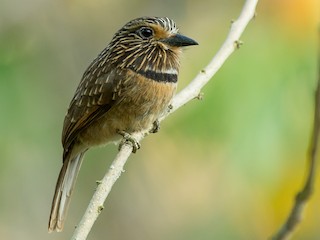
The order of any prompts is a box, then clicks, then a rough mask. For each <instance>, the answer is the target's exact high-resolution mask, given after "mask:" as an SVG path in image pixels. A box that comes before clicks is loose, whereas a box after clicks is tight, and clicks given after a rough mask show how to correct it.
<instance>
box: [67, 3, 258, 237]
mask: <svg viewBox="0 0 320 240" xmlns="http://www.w3.org/2000/svg"><path fill="white" fill-rule="evenodd" d="M257 3H258V0H247V1H246V2H245V4H244V7H243V9H242V12H241V14H240V16H239V18H238V19H237V20H236V21H234V22H233V23H232V26H231V29H230V32H229V35H228V36H227V38H226V41H225V42H224V44H223V45H222V47H221V48H220V50H219V51H218V53H217V54H216V55H215V57H214V58H213V59H212V60H211V62H210V63H209V64H208V66H206V67H205V68H204V69H203V70H202V71H200V73H199V74H198V75H197V76H196V77H195V79H194V80H193V81H192V82H191V83H190V84H189V85H188V86H187V87H186V88H185V89H183V90H182V91H181V92H179V93H178V94H177V95H176V96H175V97H174V99H173V101H172V103H171V105H170V111H168V112H167V114H165V115H164V116H163V117H162V118H161V119H159V121H162V120H163V119H164V118H165V117H167V116H168V115H169V114H171V113H172V112H174V111H175V110H177V109H178V108H180V107H181V106H182V105H184V104H186V103H187V102H188V101H190V100H192V99H194V98H195V97H197V96H199V93H200V91H201V88H202V87H203V86H204V85H205V84H206V83H207V82H209V80H210V79H211V78H212V77H213V75H214V74H215V73H216V72H217V71H218V70H219V68H220V67H221V66H222V64H223V63H224V62H225V61H226V59H227V58H228V57H229V56H230V55H231V53H232V52H234V51H235V50H236V49H237V48H238V47H239V46H240V45H239V43H240V41H239V38H240V36H241V34H242V32H243V31H244V29H245V27H246V26H247V25H248V23H249V22H250V20H251V19H252V18H253V17H254V16H255V9H256V5H257ZM134 137H135V139H136V140H137V141H141V140H142V139H143V138H144V137H145V136H144V134H143V133H137V134H136V135H135V136H134ZM131 152H132V146H130V145H123V147H122V148H121V149H120V151H119V153H118V154H117V156H116V158H115V159H114V161H113V163H112V165H111V167H110V168H109V171H108V172H107V174H106V175H105V176H104V178H103V180H102V181H101V182H99V185H98V187H97V190H96V191H95V193H94V195H93V197H92V199H91V201H90V203H89V206H88V208H87V210H86V212H85V214H84V215H83V217H82V219H81V221H80V223H79V225H78V226H77V228H76V230H75V232H74V234H73V236H72V238H71V239H72V240H85V239H86V238H87V236H88V234H89V232H90V230H91V228H92V226H93V224H94V222H95V221H96V219H97V218H98V216H99V214H100V212H101V210H102V209H103V203H104V201H105V199H106V198H107V196H108V194H109V192H110V191H111V188H112V186H113V184H114V183H115V182H116V180H117V179H118V178H119V176H120V175H121V173H122V172H123V166H124V164H125V163H126V161H127V159H128V157H129V156H130V154H131Z"/></svg>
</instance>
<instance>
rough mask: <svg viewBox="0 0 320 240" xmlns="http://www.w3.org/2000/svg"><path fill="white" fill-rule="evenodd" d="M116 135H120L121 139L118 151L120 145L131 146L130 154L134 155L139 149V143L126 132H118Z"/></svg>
mask: <svg viewBox="0 0 320 240" xmlns="http://www.w3.org/2000/svg"><path fill="white" fill-rule="evenodd" d="M118 134H120V135H121V136H122V137H123V138H122V140H121V142H120V144H119V150H120V149H121V147H122V145H124V144H130V145H131V146H132V152H133V153H136V152H137V150H138V149H140V146H141V145H140V143H139V142H138V141H137V140H136V139H135V138H134V137H133V136H132V135H131V134H130V133H127V132H126V131H122V130H118Z"/></svg>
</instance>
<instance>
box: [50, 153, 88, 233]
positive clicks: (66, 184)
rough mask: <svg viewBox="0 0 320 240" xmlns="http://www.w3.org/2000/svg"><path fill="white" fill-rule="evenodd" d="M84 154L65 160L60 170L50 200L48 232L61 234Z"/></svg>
mask: <svg viewBox="0 0 320 240" xmlns="http://www.w3.org/2000/svg"><path fill="white" fill-rule="evenodd" d="M83 155H84V152H82V153H79V154H78V155H77V156H76V157H74V158H73V159H70V158H69V159H66V160H65V161H64V163H63V166H62V168H61V170H60V174H59V177H58V180H57V184H56V190H55V193H54V197H53V200H52V206H51V213H50V219H49V226H48V231H49V232H52V231H57V232H61V231H62V229H63V225H64V221H65V219H66V215H67V211H68V207H69V203H70V200H71V195H72V191H73V188H74V185H75V183H76V180H77V176H78V173H79V170H80V167H81V163H82V159H83Z"/></svg>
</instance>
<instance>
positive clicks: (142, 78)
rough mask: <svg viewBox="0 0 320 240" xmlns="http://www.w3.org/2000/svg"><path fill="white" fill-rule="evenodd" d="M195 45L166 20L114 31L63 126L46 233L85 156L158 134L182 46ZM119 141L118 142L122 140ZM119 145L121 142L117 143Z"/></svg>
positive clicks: (57, 222)
mask: <svg viewBox="0 0 320 240" xmlns="http://www.w3.org/2000/svg"><path fill="white" fill-rule="evenodd" d="M191 45H198V43H197V42H196V41H195V40H193V39H191V38H189V37H187V36H184V35H182V34H180V33H179V29H178V28H177V26H176V23H175V22H174V21H173V20H171V19H170V18H167V17H139V18H136V19H133V20H131V21H129V22H128V23H126V24H125V25H124V26H123V27H122V28H121V29H120V30H119V31H117V32H116V33H115V35H114V36H113V38H112V40H111V42H110V43H109V44H108V45H107V47H106V48H105V49H104V50H103V51H102V52H101V53H100V54H99V55H98V56H97V57H96V58H95V59H94V60H93V62H92V63H91V64H90V65H89V67H88V68H87V69H86V71H85V72H84V74H83V76H82V78H81V81H80V83H79V85H78V87H77V89H76V91H75V94H74V97H73V98H72V100H71V102H70V105H69V108H68V110H67V114H66V116H65V119H64V123H63V130H62V145H63V157H62V158H63V165H62V167H61V170H60V173H59V176H58V180H57V183H56V188H55V193H54V196H53V200H52V206H51V212H50V218H49V224H48V231H49V232H53V231H57V232H61V231H62V230H63V227H64V223H65V219H66V215H67V211H68V206H69V203H70V199H71V195H72V192H73V189H74V186H75V182H76V179H77V175H78V173H79V170H80V167H81V163H82V161H83V157H84V154H85V152H86V151H87V150H88V149H90V148H92V147H95V146H100V145H105V144H108V143H112V142H117V141H120V140H121V139H123V141H129V142H131V143H132V146H133V152H135V151H136V150H137V149H138V148H139V147H140V144H139V143H138V142H137V141H135V139H134V138H132V137H131V135H132V134H133V133H135V132H144V131H145V132H147V131H149V130H151V131H152V130H153V131H154V132H156V131H157V129H158V128H159V123H158V118H159V117H160V116H161V115H162V114H163V113H164V112H165V111H166V110H167V109H168V106H169V104H170V101H171V100H172V98H173V96H174V94H175V91H176V88H177V81H178V73H179V68H180V56H181V53H182V48H183V47H186V46H191ZM121 142H122V141H121ZM122 143H123V142H122Z"/></svg>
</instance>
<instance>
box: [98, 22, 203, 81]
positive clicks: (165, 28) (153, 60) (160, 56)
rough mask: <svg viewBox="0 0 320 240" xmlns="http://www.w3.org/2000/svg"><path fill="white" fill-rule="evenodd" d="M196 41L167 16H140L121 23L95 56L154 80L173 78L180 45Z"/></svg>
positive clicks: (171, 79) (176, 69)
mask: <svg viewBox="0 0 320 240" xmlns="http://www.w3.org/2000/svg"><path fill="white" fill-rule="evenodd" d="M190 45H197V42H196V41H194V40H192V39H191V38H188V37H186V36H183V35H181V34H179V33H178V28H177V27H176V24H175V22H174V21H172V20H171V19H169V18H166V17H164V18H160V17H141V18H137V19H134V20H132V21H130V22H128V23H127V24H126V25H124V26H123V27H122V28H121V29H120V30H119V31H118V32H117V33H116V34H115V35H114V37H113V39H112V41H111V42H110V44H109V45H108V47H107V48H106V49H105V50H104V51H103V52H102V53H101V54H100V56H99V58H100V59H101V58H104V59H106V62H107V63H108V64H110V65H112V66H114V67H118V68H121V69H131V70H132V71H134V72H136V73H139V74H142V75H144V76H146V77H148V78H151V79H154V80H157V81H172V82H176V81H177V75H178V71H179V66H180V59H179V58H180V53H181V48H182V47H185V46H190Z"/></svg>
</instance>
